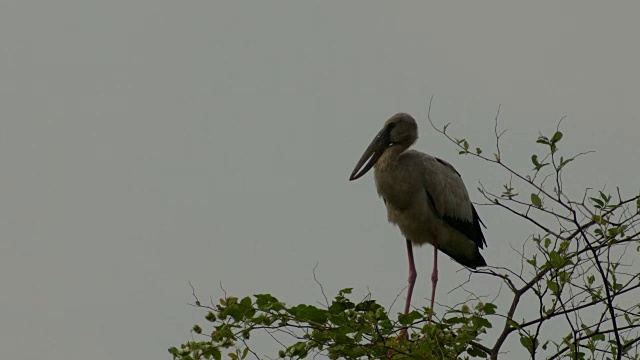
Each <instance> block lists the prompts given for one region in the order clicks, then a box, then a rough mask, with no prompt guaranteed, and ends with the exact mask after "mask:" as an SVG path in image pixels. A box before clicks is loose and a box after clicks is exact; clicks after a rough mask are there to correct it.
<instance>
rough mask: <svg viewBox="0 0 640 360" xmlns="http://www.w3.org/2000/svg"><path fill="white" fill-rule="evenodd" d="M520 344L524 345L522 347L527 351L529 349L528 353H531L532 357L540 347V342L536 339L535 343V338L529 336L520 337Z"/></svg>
mask: <svg viewBox="0 0 640 360" xmlns="http://www.w3.org/2000/svg"><path fill="white" fill-rule="evenodd" d="M520 343H521V344H522V346H524V348H525V349H527V351H529V354H532V355H533V352H534V350H535V349H536V348H537V347H538V340H537V339H536V341H535V343H534V341H533V338H532V337H531V336H528V335H522V336H521V337H520Z"/></svg>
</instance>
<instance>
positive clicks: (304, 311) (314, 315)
mask: <svg viewBox="0 0 640 360" xmlns="http://www.w3.org/2000/svg"><path fill="white" fill-rule="evenodd" d="M289 313H291V314H292V315H294V316H296V318H297V319H298V320H300V321H303V322H313V323H320V324H322V323H325V322H326V321H327V318H328V316H329V315H328V314H327V311H326V310H322V309H318V308H317V307H315V306H313V305H305V304H300V305H298V306H294V307H292V308H291V309H289Z"/></svg>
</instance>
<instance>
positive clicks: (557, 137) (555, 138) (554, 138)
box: [551, 131, 562, 144]
mask: <svg viewBox="0 0 640 360" xmlns="http://www.w3.org/2000/svg"><path fill="white" fill-rule="evenodd" d="M560 139H562V133H561V132H560V131H556V133H555V134H553V136H552V137H551V142H552V143H554V144H555V143H557V142H558V141H560Z"/></svg>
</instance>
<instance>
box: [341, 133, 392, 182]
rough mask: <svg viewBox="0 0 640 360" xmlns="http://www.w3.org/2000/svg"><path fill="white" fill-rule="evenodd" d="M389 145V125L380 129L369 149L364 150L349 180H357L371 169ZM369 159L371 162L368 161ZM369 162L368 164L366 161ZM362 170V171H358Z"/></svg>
mask: <svg viewBox="0 0 640 360" xmlns="http://www.w3.org/2000/svg"><path fill="white" fill-rule="evenodd" d="M388 146H389V132H388V131H387V127H385V128H383V129H382V130H380V132H379V133H378V135H376V137H375V138H373V141H371V144H369V147H367V150H365V151H364V154H362V157H361V158H360V160H358V164H357V165H356V167H355V168H354V169H353V172H352V173H351V176H350V177H349V181H352V180H356V179H358V178H360V177H361V176H362V175H364V174H366V173H367V171H369V170H371V168H372V167H373V165H375V164H376V161H378V159H379V158H380V156H382V153H383V152H384V150H385V149H386V148H387V147H388ZM367 160H369V162H367ZM365 162H367V164H366V165H364V163H365ZM363 165H364V168H362V170H360V168H361V167H362V166H363ZM358 170H360V172H358Z"/></svg>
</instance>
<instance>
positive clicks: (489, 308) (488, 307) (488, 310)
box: [484, 303, 498, 315]
mask: <svg viewBox="0 0 640 360" xmlns="http://www.w3.org/2000/svg"><path fill="white" fill-rule="evenodd" d="M497 308H498V307H497V306H496V305H495V304H492V303H486V304H484V313H485V314H487V315H493V314H495V313H496V309H497Z"/></svg>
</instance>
